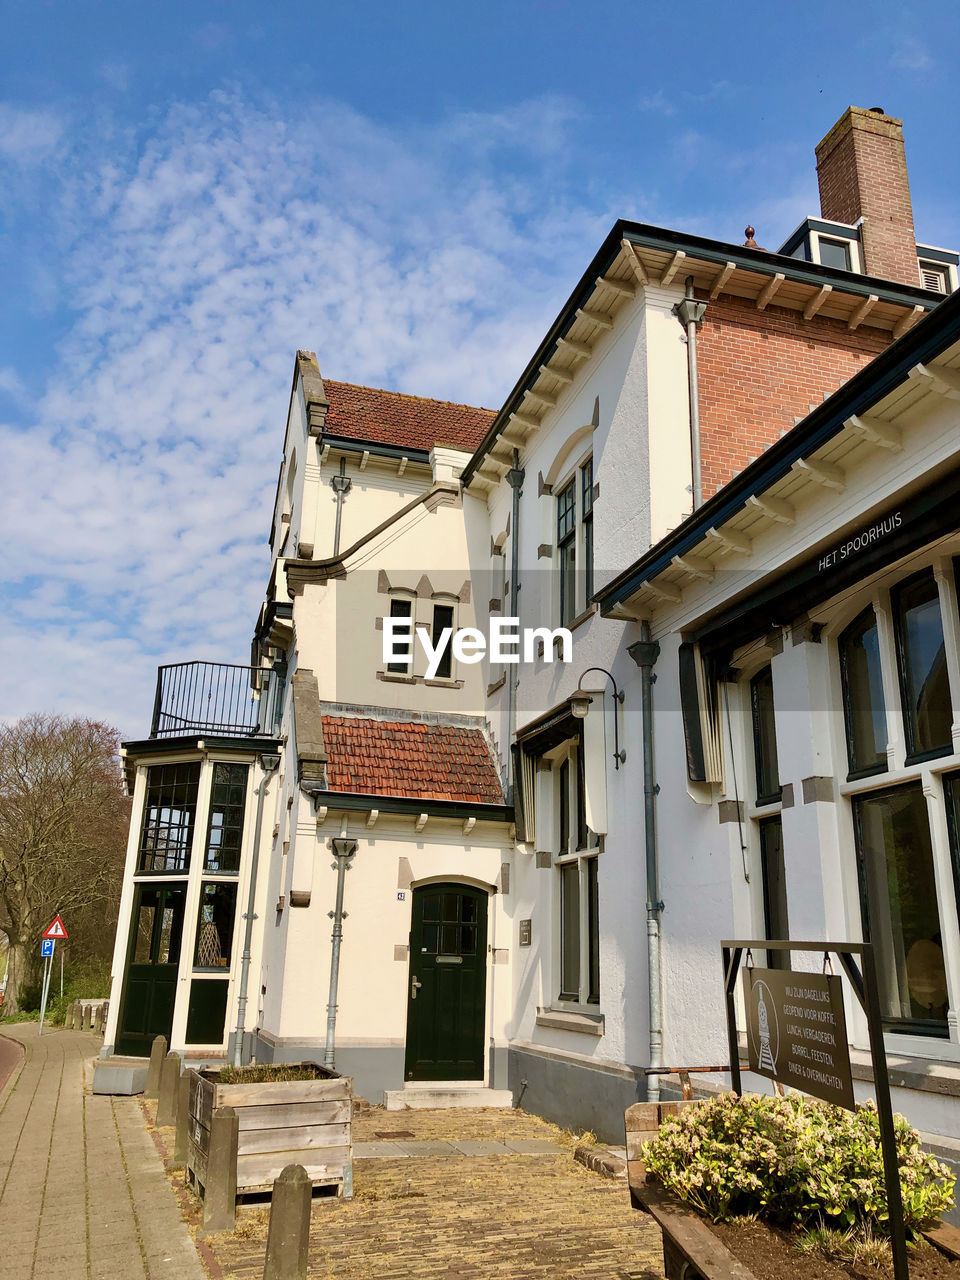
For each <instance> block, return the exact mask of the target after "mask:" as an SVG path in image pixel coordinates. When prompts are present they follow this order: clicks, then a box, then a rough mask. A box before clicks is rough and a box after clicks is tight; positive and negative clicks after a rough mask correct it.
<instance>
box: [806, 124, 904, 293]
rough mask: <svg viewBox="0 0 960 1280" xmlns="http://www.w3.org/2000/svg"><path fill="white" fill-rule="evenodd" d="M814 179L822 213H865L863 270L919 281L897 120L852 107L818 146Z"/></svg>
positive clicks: (852, 217)
mask: <svg viewBox="0 0 960 1280" xmlns="http://www.w3.org/2000/svg"><path fill="white" fill-rule="evenodd" d="M817 179H818V181H819V184H820V211H821V213H822V214H823V216H824V217H825V218H829V219H832V220H834V221H836V222H848V223H855V222H856V221H857V220H858V219H859V218H861V217H862V218H863V220H864V221H863V227H862V228H861V235H860V239H861V244H862V246H863V256H864V269H865V271H866V273H867V275H871V276H881V277H883V278H884V279H886V280H896V281H898V282H899V283H900V284H909V285H918V284H919V283H920V276H919V271H918V268H917V242H916V236H915V233H914V226H913V205H912V203H911V200H910V182H909V179H908V177H907V157H906V152H905V151H904V146H903V128H902V125H901V121H899V120H897V119H895V118H894V117H893V116H886V115H881V114H879V113H877V112H875V111H865V110H863V108H862V107H850V108H849V109H848V110H847V111H845V112H844V114H843V115H842V116H841V118H840V119H839V120H838V121H837V123H836V124H835V125H834V126H833V128H832V129H831V130H830V132H829V133H828V134H827V136H826V137H825V138H824V139H823V141H822V142H820V143H819V145H818V146H817Z"/></svg>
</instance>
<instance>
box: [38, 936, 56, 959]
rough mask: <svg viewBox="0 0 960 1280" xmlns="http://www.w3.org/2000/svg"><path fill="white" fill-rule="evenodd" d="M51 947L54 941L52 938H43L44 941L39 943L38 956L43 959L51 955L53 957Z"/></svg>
mask: <svg viewBox="0 0 960 1280" xmlns="http://www.w3.org/2000/svg"><path fill="white" fill-rule="evenodd" d="M53 945H54V940H53V938H44V939H42V941H41V943H40V955H41V957H43V956H52V955H53Z"/></svg>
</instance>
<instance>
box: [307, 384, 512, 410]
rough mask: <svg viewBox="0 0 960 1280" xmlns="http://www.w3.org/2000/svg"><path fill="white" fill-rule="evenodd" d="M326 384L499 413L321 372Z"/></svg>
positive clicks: (463, 403)
mask: <svg viewBox="0 0 960 1280" xmlns="http://www.w3.org/2000/svg"><path fill="white" fill-rule="evenodd" d="M321 378H322V379H323V384H324V386H334V387H352V388H353V389H354V390H355V391H375V392H376V393H377V395H381V396H396V397H397V398H398V399H400V400H417V401H419V402H420V403H421V404H442V405H446V406H447V407H448V408H451V409H470V410H471V411H472V412H474V413H490V414H495V413H497V410H496V409H488V408H487V407H486V406H485V405H479V404H467V403H466V402H465V401H462V400H439V399H437V397H436V396H416V395H413V394H411V392H409V391H392V390H390V389H389V388H388V387H371V386H370V385H369V384H368V383H365V382H341V381H340V380H339V379H337V378H327V377H326V376H325V375H323V374H321Z"/></svg>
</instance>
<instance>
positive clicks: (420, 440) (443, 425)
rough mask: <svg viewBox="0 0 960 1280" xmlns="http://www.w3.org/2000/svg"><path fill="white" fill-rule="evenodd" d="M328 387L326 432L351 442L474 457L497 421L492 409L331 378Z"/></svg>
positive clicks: (324, 382)
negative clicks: (438, 447)
mask: <svg viewBox="0 0 960 1280" xmlns="http://www.w3.org/2000/svg"><path fill="white" fill-rule="evenodd" d="M323 386H324V390H325V391H326V393H327V399H328V400H329V402H330V408H329V409H328V410H327V418H326V424H325V430H326V431H327V432H329V434H330V435H334V436H346V437H347V438H348V439H350V440H369V441H370V442H371V443H375V444H393V445H398V446H399V447H400V448H407V449H431V448H432V447H433V446H434V445H435V444H446V445H450V446H452V447H453V448H455V449H463V450H464V451H465V452H467V453H473V451H474V449H476V447H477V445H479V443H480V441H481V440H482V439H483V437H484V436H485V435H486V433H487V430H488V428H489V426H490V423H491V422H492V421H493V419H494V417H495V414H494V411H493V410H492V409H474V408H471V406H470V405H467V404H452V403H451V402H450V401H448V400H424V399H421V397H420V396H405V395H401V394H400V392H398V391H378V390H377V389H376V388H375V387H355V386H353V385H352V384H351V383H349V382H331V381H329V380H328V379H327V378H324V379H323Z"/></svg>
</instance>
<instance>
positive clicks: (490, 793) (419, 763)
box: [323, 716, 503, 804]
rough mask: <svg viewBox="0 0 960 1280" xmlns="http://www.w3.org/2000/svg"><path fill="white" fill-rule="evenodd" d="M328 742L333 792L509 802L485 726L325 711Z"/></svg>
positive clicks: (476, 802) (326, 746) (325, 734)
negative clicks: (430, 722)
mask: <svg viewBox="0 0 960 1280" xmlns="http://www.w3.org/2000/svg"><path fill="white" fill-rule="evenodd" d="M323 742H324V749H325V750H326V753H327V756H328V763H327V786H328V788H329V789H330V790H331V791H353V792H359V793H361V794H364V795H383V796H410V797H415V798H416V799H418V800H459V801H462V802H467V803H473V804H503V793H502V792H501V790H500V779H499V777H498V775H497V769H496V765H495V764H494V760H493V757H492V755H491V754H490V750H489V748H488V746H487V742H486V738H485V737H484V735H483V732H482V730H480V729H463V728H457V727H453V726H448V725H437V724H423V723H420V722H419V721H410V720H401V721H389V720H373V719H367V718H365V717H361V716H324V717H323Z"/></svg>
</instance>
